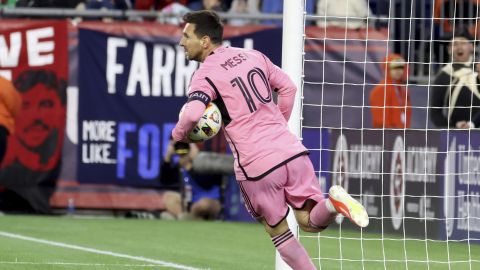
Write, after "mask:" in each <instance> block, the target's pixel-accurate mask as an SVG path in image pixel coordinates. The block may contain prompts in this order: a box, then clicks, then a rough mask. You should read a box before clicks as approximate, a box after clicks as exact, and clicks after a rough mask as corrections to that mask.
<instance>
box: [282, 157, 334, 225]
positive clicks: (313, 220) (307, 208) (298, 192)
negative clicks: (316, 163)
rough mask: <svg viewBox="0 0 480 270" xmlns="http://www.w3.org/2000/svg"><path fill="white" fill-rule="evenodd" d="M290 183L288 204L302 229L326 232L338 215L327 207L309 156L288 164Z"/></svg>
mask: <svg viewBox="0 0 480 270" xmlns="http://www.w3.org/2000/svg"><path fill="white" fill-rule="evenodd" d="M286 167H287V170H288V182H287V183H286V185H285V191H286V196H287V200H288V203H289V204H290V205H291V206H292V208H293V209H294V211H295V218H296V219H297V222H298V225H299V226H300V228H301V229H302V230H304V231H307V232H319V231H322V230H324V229H325V228H326V227H327V226H328V225H329V224H330V223H331V222H332V221H333V220H334V219H335V216H336V215H337V212H336V211H335V209H333V211H330V209H329V208H328V207H327V199H325V197H324V195H323V193H322V190H321V189H320V184H319V183H318V178H317V176H316V175H315V171H314V169H313V165H312V162H311V161H310V159H309V158H308V156H301V157H298V158H296V159H294V160H292V161H290V162H288V163H287V164H286Z"/></svg>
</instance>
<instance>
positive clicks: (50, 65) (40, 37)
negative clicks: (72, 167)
mask: <svg viewBox="0 0 480 270" xmlns="http://www.w3.org/2000/svg"><path fill="white" fill-rule="evenodd" d="M67 48H68V47H67V22H66V21H38V22H37V21H25V20H24V21H9V20H2V23H1V25H0V76H3V77H5V78H7V79H9V80H11V81H12V82H13V84H14V85H15V88H16V89H17V90H18V91H19V92H20V94H21V96H22V105H21V108H20V112H19V113H18V114H17V117H16V121H15V133H14V134H12V135H11V136H9V138H8V149H7V152H6V155H5V159H4V161H3V163H2V170H1V171H0V186H2V187H4V188H6V189H7V190H9V191H13V192H15V193H16V194H17V195H19V196H20V197H22V198H24V199H25V200H27V201H28V202H29V204H30V206H31V207H32V210H31V211H35V212H37V213H50V211H51V210H50V206H49V196H50V195H51V194H52V193H53V191H54V188H55V184H56V181H57V179H58V175H59V170H60V164H61V162H60V161H61V157H62V145H63V138H64V132H65V115H66V86H67V81H68V50H67ZM0 91H1V89H0ZM13 207H14V208H15V207H16V206H13Z"/></svg>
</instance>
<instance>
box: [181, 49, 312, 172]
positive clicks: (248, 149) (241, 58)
mask: <svg viewBox="0 0 480 270" xmlns="http://www.w3.org/2000/svg"><path fill="white" fill-rule="evenodd" d="M272 91H277V92H278V102H277V103H278V105H277V104H275V103H274V102H273V99H272ZM295 91H296V87H295V85H294V84H293V82H292V81H291V80H290V78H289V77H288V75H287V74H285V73H284V72H283V71H282V70H281V69H280V68H279V67H278V66H276V65H274V64H273V63H272V62H271V61H270V60H269V59H268V58H267V57H266V56H265V55H263V54H262V53H260V52H258V51H255V50H248V49H242V48H234V47H219V48H217V49H215V51H214V52H213V53H212V54H211V55H209V56H208V57H207V58H206V59H205V61H204V62H203V63H202V64H201V66H200V68H199V69H198V70H197V71H196V72H195V74H194V75H193V77H192V81H191V82H190V86H189V89H188V97H189V102H187V105H186V106H185V108H184V111H183V113H182V116H181V118H180V119H179V121H178V123H177V125H176V127H175V128H174V130H173V132H172V135H173V138H174V140H177V141H178V140H183V139H184V138H185V137H186V135H187V133H188V131H189V130H191V129H192V128H193V126H194V125H195V124H196V123H197V122H198V120H199V119H200V117H201V116H202V114H203V111H204V110H205V107H206V104H208V103H209V102H210V101H212V102H214V103H215V104H217V106H218V107H219V109H220V111H221V113H222V118H223V128H224V130H225V136H226V139H227V141H228V143H229V144H230V149H231V150H232V152H233V155H234V157H235V174H236V178H237V180H240V181H241V180H258V179H261V178H263V177H264V176H266V175H267V174H269V173H270V172H272V171H273V170H275V169H276V168H278V167H280V166H282V165H283V164H285V163H287V162H288V161H290V160H292V159H295V158H297V157H299V156H301V155H304V154H306V153H307V149H306V148H305V147H304V146H303V145H302V143H301V141H300V140H299V139H298V138H297V137H296V136H295V135H294V134H293V133H291V132H290V131H289V129H288V125H287V121H288V118H289V117H290V113H291V111H292V107H293V102H294V99H295Z"/></svg>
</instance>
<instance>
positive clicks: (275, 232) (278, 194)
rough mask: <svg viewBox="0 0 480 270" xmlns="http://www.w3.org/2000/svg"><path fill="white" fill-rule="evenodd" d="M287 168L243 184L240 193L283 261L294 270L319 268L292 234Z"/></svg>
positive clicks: (241, 182) (241, 183) (242, 182)
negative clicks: (289, 217) (285, 187)
mask: <svg viewBox="0 0 480 270" xmlns="http://www.w3.org/2000/svg"><path fill="white" fill-rule="evenodd" d="M286 173H287V171H286V168H285V166H282V167H280V168H278V169H276V170H275V171H273V172H271V173H270V174H268V175H267V176H265V177H264V178H263V179H261V180H258V181H240V182H239V185H240V190H241V191H242V196H243V198H244V201H245V206H246V207H247V209H248V211H249V212H250V214H251V215H252V217H254V218H255V219H257V220H258V221H260V222H261V223H262V224H263V225H264V227H265V230H266V231H267V233H268V234H269V235H270V237H271V239H272V242H273V244H274V246H275V248H276V249H277V250H278V252H279V253H280V256H281V257H282V258H283V260H284V261H285V262H286V263H287V264H288V265H290V267H292V268H293V269H295V270H297V269H308V270H311V269H316V268H315V266H314V265H313V263H312V261H311V260H310V258H309V256H308V253H307V251H306V250H305V249H304V248H303V247H302V245H301V244H300V242H299V241H298V239H297V238H295V237H294V236H293V234H292V232H291V231H290V229H289V227H288V224H287V221H286V216H287V214H288V211H289V210H288V205H287V202H286V200H285V195H284V194H285V190H284V187H283V185H284V184H285V183H286V176H287V175H286Z"/></svg>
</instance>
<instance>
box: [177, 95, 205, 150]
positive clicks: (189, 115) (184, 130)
mask: <svg viewBox="0 0 480 270" xmlns="http://www.w3.org/2000/svg"><path fill="white" fill-rule="evenodd" d="M205 108H206V105H205V104H204V103H203V102H201V101H198V100H192V101H188V102H187V103H186V104H185V106H184V107H183V112H182V113H181V115H180V118H179V119H178V122H177V125H175V127H174V128H173V131H172V137H173V140H174V141H184V142H190V140H189V139H188V137H187V134H188V132H190V130H192V129H193V128H194V127H195V125H196V124H197V123H198V121H199V120H200V118H201V117H202V115H203V112H204V111H205Z"/></svg>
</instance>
